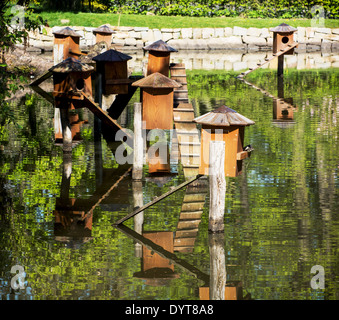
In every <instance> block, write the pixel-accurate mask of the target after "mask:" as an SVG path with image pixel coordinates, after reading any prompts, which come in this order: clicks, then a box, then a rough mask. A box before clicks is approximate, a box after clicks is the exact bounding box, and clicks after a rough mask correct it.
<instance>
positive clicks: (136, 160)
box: [132, 102, 144, 180]
mask: <svg viewBox="0 0 339 320" xmlns="http://www.w3.org/2000/svg"><path fill="white" fill-rule="evenodd" d="M143 151H144V143H143V139H142V104H141V103H140V102H136V103H134V153H133V171H132V178H133V180H141V179H142V167H143V160H144V154H143Z"/></svg>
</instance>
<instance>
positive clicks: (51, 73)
mask: <svg viewBox="0 0 339 320" xmlns="http://www.w3.org/2000/svg"><path fill="white" fill-rule="evenodd" d="M52 75H53V72H52V71H47V72H46V73H44V74H43V75H42V76H41V77H40V78H38V79H36V80H34V81H33V82H32V83H31V84H30V86H38V85H39V84H40V83H41V82H44V81H45V80H47V79H48V78H50V77H51V76H52Z"/></svg>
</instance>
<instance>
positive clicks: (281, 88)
mask: <svg viewBox="0 0 339 320" xmlns="http://www.w3.org/2000/svg"><path fill="white" fill-rule="evenodd" d="M278 97H279V98H284V78H283V77H278Z"/></svg>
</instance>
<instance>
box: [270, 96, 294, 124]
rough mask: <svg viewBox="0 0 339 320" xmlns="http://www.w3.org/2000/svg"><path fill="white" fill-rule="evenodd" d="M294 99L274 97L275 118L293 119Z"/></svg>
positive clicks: (280, 119) (282, 119) (281, 119)
mask: <svg viewBox="0 0 339 320" xmlns="http://www.w3.org/2000/svg"><path fill="white" fill-rule="evenodd" d="M292 103H293V99H292V98H290V99H274V100H273V120H279V121H293V118H294V109H295V108H294V107H293V105H292Z"/></svg>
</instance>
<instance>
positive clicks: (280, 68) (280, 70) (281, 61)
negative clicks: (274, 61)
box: [277, 55, 284, 77]
mask: <svg viewBox="0 0 339 320" xmlns="http://www.w3.org/2000/svg"><path fill="white" fill-rule="evenodd" d="M277 71H278V77H281V76H283V75H284V55H281V56H279V57H278V70H277Z"/></svg>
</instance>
